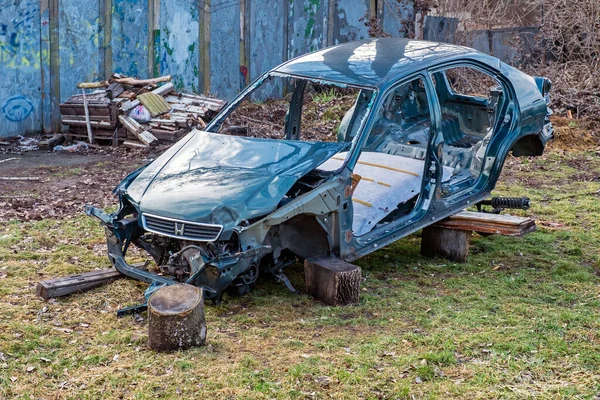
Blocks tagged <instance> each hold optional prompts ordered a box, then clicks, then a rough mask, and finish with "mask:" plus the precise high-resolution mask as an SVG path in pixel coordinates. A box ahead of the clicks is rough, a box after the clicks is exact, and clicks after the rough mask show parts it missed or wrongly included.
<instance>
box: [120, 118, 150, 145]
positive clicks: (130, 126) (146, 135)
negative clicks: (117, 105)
mask: <svg viewBox="0 0 600 400" xmlns="http://www.w3.org/2000/svg"><path fill="white" fill-rule="evenodd" d="M119 121H121V123H122V124H123V126H124V127H125V129H127V130H128V131H129V132H131V133H133V134H134V135H135V136H136V137H137V138H138V140H139V141H140V142H142V143H143V144H145V145H146V146H149V145H150V144H151V143H153V142H154V141H156V140H157V139H156V138H155V137H154V135H152V134H151V133H150V132H148V131H147V130H145V129H144V127H143V126H142V125H140V124H139V123H138V122H137V121H136V120H134V119H133V118H129V117H126V116H124V115H119Z"/></svg>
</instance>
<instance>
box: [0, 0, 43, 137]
mask: <svg viewBox="0 0 600 400" xmlns="http://www.w3.org/2000/svg"><path fill="white" fill-rule="evenodd" d="M5 3H6V2H5ZM39 7H40V2H39V1H35V0H15V1H11V2H9V4H8V5H5V6H4V5H3V6H2V7H0V74H1V78H0V128H1V129H0V136H13V135H18V134H25V133H30V132H35V131H36V130H38V131H39V130H40V129H41V107H39V105H40V104H41V95H40V93H41V76H42V72H41V63H42V54H41V47H40V23H41V18H40V8H39Z"/></svg>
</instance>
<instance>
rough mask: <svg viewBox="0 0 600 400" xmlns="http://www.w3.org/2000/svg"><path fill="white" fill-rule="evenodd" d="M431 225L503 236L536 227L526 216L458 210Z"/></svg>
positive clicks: (533, 229) (526, 232)
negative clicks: (458, 211) (456, 212)
mask: <svg viewBox="0 0 600 400" xmlns="http://www.w3.org/2000/svg"><path fill="white" fill-rule="evenodd" d="M433 226H436V227H441V228H447V229H456V230H465V231H475V232H479V233H487V234H498V235H504V236H523V235H526V234H528V233H530V232H533V231H535V229H536V226H535V221H534V220H533V219H531V218H528V217H516V216H513V215H501V214H489V213H478V212H472V211H463V212H460V213H458V214H455V215H453V216H451V217H448V218H446V219H444V220H442V221H439V222H437V223H436V224H434V225H433Z"/></svg>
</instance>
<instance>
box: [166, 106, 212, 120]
mask: <svg viewBox="0 0 600 400" xmlns="http://www.w3.org/2000/svg"><path fill="white" fill-rule="evenodd" d="M171 108H172V109H173V110H175V111H177V112H180V113H192V114H198V115H199V116H201V117H203V116H204V115H206V113H207V112H208V108H207V107H203V106H192V105H186V104H172V105H171Z"/></svg>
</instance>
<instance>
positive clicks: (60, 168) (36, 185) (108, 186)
mask: <svg viewBox="0 0 600 400" xmlns="http://www.w3.org/2000/svg"><path fill="white" fill-rule="evenodd" d="M4 160H7V161H4ZM147 161H148V160H146V156H145V155H142V154H140V153H137V152H128V151H125V150H124V149H119V150H118V151H115V150H112V149H110V148H108V149H101V150H95V151H92V152H88V153H51V152H48V151H39V150H38V151H29V152H24V153H22V154H4V155H0V177H2V178H11V177H12V178H39V180H0V221H8V220H11V219H17V220H21V221H28V220H41V219H44V218H64V217H69V216H74V215H78V214H81V213H83V206H84V205H86V204H93V205H97V206H100V207H108V206H110V205H116V203H117V201H116V198H115V197H114V196H113V194H112V190H113V189H114V187H115V186H116V185H117V184H118V183H119V182H120V181H121V180H122V179H123V178H124V177H125V176H126V175H127V174H128V173H129V172H131V171H133V170H134V169H135V168H137V167H138V166H140V165H143V164H144V163H145V162H147Z"/></svg>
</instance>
